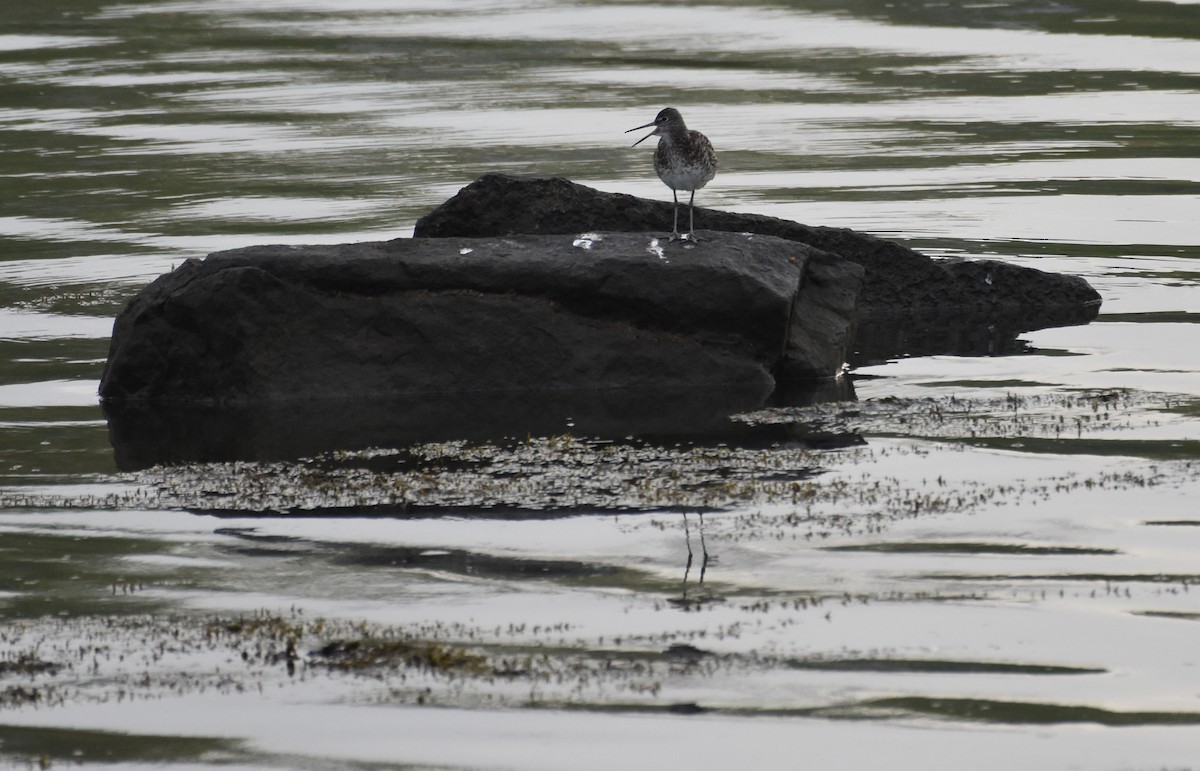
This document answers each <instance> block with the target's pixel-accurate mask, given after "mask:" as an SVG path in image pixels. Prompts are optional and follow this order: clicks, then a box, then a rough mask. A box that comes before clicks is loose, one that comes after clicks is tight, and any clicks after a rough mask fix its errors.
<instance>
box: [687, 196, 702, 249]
mask: <svg viewBox="0 0 1200 771" xmlns="http://www.w3.org/2000/svg"><path fill="white" fill-rule="evenodd" d="M695 203H696V191H695V190H693V191H692V197H691V198H690V199H688V234H687V235H686V236H684V237H683V238H684V239H685V240H690V241H695V242H699V240H700V239H699V238H696V209H695V207H694V205H693V204H695Z"/></svg>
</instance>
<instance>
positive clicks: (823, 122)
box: [0, 0, 1200, 771]
mask: <svg viewBox="0 0 1200 771" xmlns="http://www.w3.org/2000/svg"><path fill="white" fill-rule="evenodd" d="M1198 104H1200V6H1198V5H1197V4H1196V3H1195V2H1184V1H1183V0H1180V1H1179V2H1140V1H1137V0H1110V1H1108V2H1102V3H1087V4H1081V5H1077V6H1070V5H1062V4H1048V3H1038V2H998V3H986V4H970V5H964V6H959V5H955V4H947V3H907V2H902V3H885V2H877V1H876V0H863V1H862V2H852V3H828V2H822V1H821V0H794V1H792V2H786V3H775V4H766V3H753V2H732V1H731V2H726V3H724V4H683V3H661V4H656V5H649V4H641V3H635V2H580V3H566V2H552V1H550V0H546V1H545V2H536V1H531V2H520V1H519V0H495V1H494V2H488V1H485V0H468V1H467V2H462V3H457V4H445V3H433V2H415V1H414V2H402V1H401V0H351V2H335V1H334V0H279V1H278V2H272V3H252V2H248V1H246V0H213V1H212V2H204V1H201V0H193V1H187V0H177V1H174V2H172V1H170V0H166V1H164V0H149V1H146V2H128V3H105V2H101V1H100V0H63V1H61V2H53V3H40V4H34V3H15V2H8V3H4V8H3V12H2V13H0V148H2V149H3V153H2V154H0V505H2V506H3V509H2V510H0V758H2V759H3V760H4V761H6V762H9V763H12V764H16V765H18V766H19V765H23V764H34V765H36V764H50V765H58V764H61V765H64V766H67V765H74V764H77V763H88V762H107V763H110V764H115V765H117V766H133V765H139V764H146V763H153V764H158V765H166V766H177V767H180V768H182V767H198V766H205V765H222V766H226V767H300V766H302V767H309V768H316V767H334V768H350V767H355V768H362V767H368V766H372V767H373V766H379V767H422V768H424V767H452V768H459V767H463V768H548V769H550V768H603V769H608V768H622V767H623V768H649V767H657V768H689V769H693V768H728V767H731V766H742V767H748V768H797V767H806V768H896V769H912V768H926V769H947V770H949V769H960V768H963V767H966V766H968V765H969V766H970V767H972V768H977V769H984V770H986V769H1008V768H1012V767H1014V766H1028V767H1036V768H1039V769H1068V768H1088V769H1114V771H1115V770H1116V769H1162V768H1173V769H1175V768H1193V769H1194V768H1200V765H1197V764H1198V763H1200V760H1197V758H1200V743H1198V742H1197V740H1196V738H1195V737H1196V735H1197V723H1200V695H1198V691H1197V687H1196V679H1195V671H1196V668H1197V665H1198V663H1200V653H1198V651H1200V646H1198V645H1197V642H1198V641H1200V624H1197V621H1198V620H1200V588H1198V587H1197V582H1200V567H1198V563H1197V553H1198V552H1200V517H1198V516H1197V515H1196V513H1195V500H1196V497H1197V494H1200V467H1198V465H1197V461H1198V459H1200V433H1198V431H1197V416H1198V415H1200V346H1198V345H1197V342H1198V338H1197V332H1196V330H1197V326H1196V321H1197V319H1200V292H1198V291H1197V280H1198V278H1200V271H1198V270H1197V268H1196V259H1197V257H1198V256H1200V230H1198V229H1197V226H1196V221H1197V212H1198V211H1200V206H1198V204H1200V157H1198V154H1197V152H1196V147H1197V143H1196V140H1197V134H1198V129H1200V111H1198V110H1197V105H1198ZM667 105H673V106H676V107H678V108H679V109H680V110H681V111H682V112H683V113H684V115H685V117H686V118H687V119H688V121H689V124H690V125H691V127H693V128H697V129H700V130H702V131H704V132H705V133H706V134H707V135H708V136H709V138H710V139H711V140H712V141H713V143H714V145H715V146H716V148H717V150H718V152H719V154H720V159H721V173H720V175H719V176H718V177H717V178H716V180H714V182H713V183H711V185H710V186H709V187H707V188H705V189H704V190H703V191H701V193H700V194H699V195H698V203H700V204H702V205H705V206H713V207H717V208H722V209H729V210H736V211H747V212H755V213H761V214H768V215H774V216H781V217H786V218H789V219H795V220H799V221H802V222H805V223H808V224H813V225H837V226H847V227H853V228H856V229H860V230H864V231H868V232H872V233H876V234H879V235H883V236H885V237H889V238H894V239H896V240H899V241H901V242H904V243H906V244H909V245H911V246H913V247H915V248H918V249H920V250H923V251H925V252H927V253H929V254H931V255H935V256H940V257H941V256H944V257H965V258H979V257H989V258H1000V259H1004V260H1009V261H1012V262H1016V263H1019V264H1022V265H1027V266H1031V267H1037V268H1041V269H1045V270H1052V271H1060V272H1069V273H1074V274H1079V275H1083V276H1085V277H1086V278H1087V279H1088V280H1089V281H1090V282H1091V283H1092V284H1093V285H1094V286H1095V287H1096V288H1097V289H1098V290H1099V291H1100V292H1101V294H1102V295H1103V297H1104V306H1103V308H1102V309H1101V313H1100V317H1099V319H1098V320H1097V321H1096V322H1094V323H1092V324H1091V325H1088V326H1085V327H1069V328H1061V329H1050V330H1042V331H1038V332H1033V333H1028V334H1024V335H1022V336H1021V344H1020V345H1018V346H1016V350H1018V351H1019V353H1018V354H1016V355H1008V356H994V357H953V356H932V357H912V358H903V359H898V360H895V361H890V362H887V363H883V364H879V365H875V366H870V367H863V368H861V369H859V370H856V371H855V372H853V373H852V374H853V391H854V394H855V395H856V396H857V401H855V402H847V403H835V404H824V405H818V406H815V407H811V408H807V409H803V410H789V409H763V410H755V411H752V412H750V414H747V415H744V416H742V417H741V418H739V420H738V421H737V423H736V426H737V427H738V428H737V430H736V431H734V432H732V433H731V436H740V437H756V438H757V439H755V440H754V441H750V440H747V441H744V442H738V441H735V440H732V439H729V440H727V441H724V443H721V442H718V441H707V440H703V439H701V438H699V437H697V438H694V439H689V438H688V437H687V436H686V435H685V436H680V435H674V436H671V437H669V438H664V437H662V436H642V437H631V438H629V439H626V440H620V441H613V440H612V439H611V438H608V439H604V440H596V439H593V438H591V437H588V436H576V435H573V434H574V432H573V431H572V429H573V428H574V426H573V425H572V423H571V421H569V420H566V419H564V420H563V421H562V422H561V424H560V425H557V426H552V427H551V428H552V430H545V431H540V432H538V433H536V434H532V435H529V436H523V435H522V436H518V437H516V438H515V439H511V440H505V439H503V437H494V438H487V437H486V435H487V431H486V430H481V431H480V432H479V433H478V434H477V435H476V436H474V437H473V438H472V439H471V440H470V441H468V442H463V441H454V439H455V437H453V436H447V437H441V438H440V439H439V440H438V441H432V440H431V441H422V442H421V443H419V444H415V445H413V446H405V447H380V448H377V449H364V448H363V447H361V446H354V447H347V448H345V449H346V451H341V452H338V451H336V448H334V451H330V452H326V453H324V454H320V455H319V456H318V457H311V458H308V459H304V460H301V461H295V460H291V461H289V460H286V459H279V458H278V457H277V456H279V454H280V453H279V452H278V447H275V448H274V449H275V452H273V453H272V456H273V457H272V460H271V461H270V462H261V463H244V462H243V463H234V462H230V463H216V464H193V465H187V466H182V467H172V468H163V467H158V468H150V469H144V470H140V471H130V472H119V471H118V465H119V464H118V459H117V456H116V454H115V453H114V448H113V447H112V445H111V444H110V440H109V434H108V426H107V423H106V421H105V418H104V414H103V413H102V411H101V409H100V407H99V405H98V404H97V399H96V386H97V382H98V380H99V376H100V371H101V369H102V367H103V362H104V358H105V356H106V353H107V343H108V334H109V332H110V330H111V323H112V319H113V317H114V316H115V315H116V314H117V313H118V312H119V310H120V308H121V307H122V306H123V304H124V303H125V302H126V301H127V300H128V299H129V298H130V297H131V296H132V295H133V293H135V292H136V291H137V289H138V288H140V287H141V286H143V285H144V284H146V283H147V282H149V281H150V280H152V279H153V278H154V277H155V276H157V275H159V274H160V273H163V272H165V271H168V270H170V269H171V268H172V266H174V265H177V264H178V263H179V262H181V261H182V260H184V259H186V258H188V257H199V256H203V255H205V254H207V253H209V252H212V251H215V250H218V249H222V248H227V247H235V246H243V245H248V244H253V243H268V242H275V243H279V242H285V243H310V242H323V243H331V242H341V241H352V240H372V239H383V238H392V237H397V236H405V235H408V234H410V233H411V231H412V227H413V224H414V222H415V220H416V219H417V218H418V217H419V216H421V215H422V214H423V213H425V212H426V211H428V210H429V209H430V208H432V207H433V206H435V205H436V204H437V203H439V202H441V201H442V200H444V199H445V198H447V197H448V196H450V195H452V194H453V193H454V192H455V191H457V190H458V189H459V188H460V187H461V186H463V185H465V184H467V183H468V182H470V181H471V180H473V179H474V178H476V177H477V176H479V175H480V174H482V173H484V172H486V171H496V170H499V171H509V172H518V173H536V174H544V175H559V176H566V177H570V178H571V179H573V180H575V181H578V182H581V183H585V184H589V185H592V186H594V187H598V188H601V189H603V190H609V191H616V192H625V193H632V194H636V195H642V196H648V197H661V198H666V197H668V195H669V194H668V191H667V189H666V188H665V187H663V186H662V185H661V184H660V183H659V181H658V180H657V179H656V178H655V177H654V175H653V173H652V171H651V169H650V153H651V151H650V150H649V149H648V148H647V146H646V145H647V144H648V143H646V144H643V145H640V146H639V147H637V148H635V149H631V148H630V147H629V144H630V142H631V141H632V139H631V138H630V137H629V136H626V135H625V134H624V133H623V132H624V131H625V129H628V128H630V127H632V126H636V125H640V124H642V123H645V122H646V121H648V120H650V119H651V118H652V117H653V116H654V114H655V113H656V112H657V111H658V110H659V109H660V108H661V107H663V106H667ZM697 224H698V225H699V226H700V227H702V224H701V223H697ZM387 409H389V410H396V409H400V410H402V409H404V407H403V405H400V406H397V405H396V404H389V405H387ZM707 417H708V416H705V417H700V416H698V417H697V422H698V423H701V422H704V421H705V420H707ZM797 421H798V422H800V423H801V424H803V425H804V426H805V428H806V431H808V432H809V433H810V435H812V432H817V434H820V435H822V436H834V437H841V438H842V440H841V441H837V442H832V443H826V444H822V443H817V444H816V445H813V444H811V443H810V444H809V445H805V446H802V445H801V444H798V443H795V442H787V441H774V440H772V441H762V440H761V438H762V437H764V436H766V437H771V436H780V435H782V434H779V433H778V432H777V430H778V431H784V432H785V433H786V428H781V427H786V426H789V425H793V424H795V423H796V422H797ZM484 428H485V429H486V427H484ZM773 431H776V433H772V432H773ZM481 437H483V438H481ZM846 437H861V439H862V441H861V442H853V441H847V440H846ZM284 454H286V453H284ZM122 467H124V466H122ZM330 513H333V514H336V516H322V515H328V514H330ZM706 553H707V555H708V559H707V561H705V554H706ZM689 555H690V556H689Z"/></svg>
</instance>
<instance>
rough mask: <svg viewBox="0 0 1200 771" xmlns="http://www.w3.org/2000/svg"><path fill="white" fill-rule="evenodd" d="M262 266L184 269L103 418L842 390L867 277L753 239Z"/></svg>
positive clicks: (118, 334)
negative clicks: (304, 405)
mask: <svg viewBox="0 0 1200 771" xmlns="http://www.w3.org/2000/svg"><path fill="white" fill-rule="evenodd" d="M703 235H704V236H706V237H707V240H706V242H705V243H703V244H701V245H699V246H696V245H683V244H679V243H675V244H669V243H667V242H666V241H665V240H664V241H660V240H659V239H656V238H653V237H651V236H648V235H645V234H638V233H603V232H599V233H595V232H593V233H573V234H569V235H565V236H564V235H526V236H507V237H484V238H455V239H436V240H434V239H397V240H394V241H388V242H377V243H359V244H342V245H337V246H258V247H249V248H245V249H236V250H232V251H227V252H220V253H217V254H213V255H210V256H209V257H207V258H206V259H204V260H189V261H187V262H186V263H184V264H183V265H182V266H180V267H179V268H178V269H176V270H174V271H172V272H171V273H169V274H167V275H165V276H162V277H160V278H159V279H158V280H156V281H155V282H153V283H152V284H151V285H150V286H148V287H146V288H145V289H144V290H142V292H140V293H139V294H138V295H137V296H136V297H135V298H134V299H133V300H132V301H131V302H130V304H129V305H128V306H127V307H126V309H125V310H124V311H123V312H122V313H121V315H120V316H119V317H118V319H117V321H116V324H115V327H114V330H113V338H112V344H111V348H110V353H109V358H108V363H107V366H106V367H105V371H104V374H103V377H102V380H101V384H100V394H101V396H102V397H103V398H104V399H105V400H109V401H112V400H151V401H176V402H199V403H219V404H236V403H252V402H263V401H276V400H282V399H311V398H327V397H340V398H355V397H364V396H371V397H379V396H391V395H396V394H416V393H446V392H488V391H492V392H514V391H516V392H535V391H545V392H553V391H560V390H568V389H612V388H650V389H653V388H678V387H688V388H696V387H725V386H736V387H738V388H740V389H743V390H744V391H746V392H751V393H755V394H758V395H760V396H761V397H765V395H766V394H769V393H770V392H771V390H772V389H773V388H774V386H775V383H776V381H777V379H782V380H796V379H817V378H829V377H833V376H835V375H836V374H838V372H839V371H840V368H841V366H842V363H843V362H844V361H845V351H846V346H847V344H848V342H849V340H850V339H851V336H852V332H851V329H852V323H853V321H852V320H853V314H854V301H855V298H856V297H857V294H858V286H859V283H860V281H861V276H862V271H861V269H860V268H858V267H857V266H855V265H852V264H849V263H846V262H845V261H842V260H839V259H837V258H835V257H832V256H830V255H828V254H825V253H823V252H821V251H819V250H817V249H814V248H812V247H808V246H805V245H802V244H797V243H795V242H792V241H787V240H784V239H779V238H773V237H765V236H758V235H750V234H731V233H707V234H703Z"/></svg>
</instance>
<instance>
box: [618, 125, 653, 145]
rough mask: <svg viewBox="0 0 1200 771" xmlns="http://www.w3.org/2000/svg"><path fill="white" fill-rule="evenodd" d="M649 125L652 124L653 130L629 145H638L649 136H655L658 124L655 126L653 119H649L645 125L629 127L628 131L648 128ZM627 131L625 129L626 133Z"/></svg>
mask: <svg viewBox="0 0 1200 771" xmlns="http://www.w3.org/2000/svg"><path fill="white" fill-rule="evenodd" d="M651 126H654V130H653V131H651V132H650V133H649V134H647V135H646V136H644V137H642V138H641V139H639V140H638V141H636V142H634V143H633V144H631V145H630V147H637V146H638V145H640V144H641V143H642V142H645V141H646V140H647V139H649V138H650V137H652V136H657V135H658V126H655V125H654V121H651V122H650V123H647V124H646V125H645V126H634V127H633V128H631V129H629V131H637V130H638V129H644V128H650V127H651ZM629 131H626V132H625V133H626V134H628V133H629Z"/></svg>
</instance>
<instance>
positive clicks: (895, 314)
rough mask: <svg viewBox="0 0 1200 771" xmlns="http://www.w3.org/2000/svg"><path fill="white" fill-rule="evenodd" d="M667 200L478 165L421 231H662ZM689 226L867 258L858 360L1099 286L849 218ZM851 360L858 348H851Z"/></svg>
mask: <svg viewBox="0 0 1200 771" xmlns="http://www.w3.org/2000/svg"><path fill="white" fill-rule="evenodd" d="M671 207H672V204H671V202H670V201H668V200H661V201H653V200H648V199H644V198H636V197H634V196H631V195H624V194H619V193H605V192H601V191H599V190H595V189H593V188H590V187H586V186H584V185H579V184H576V183H574V182H571V181H570V180H567V179H562V178H543V177H519V176H512V175H507V174H485V175H484V176H482V177H480V178H479V179H478V180H476V181H475V182H473V183H471V184H470V185H468V186H466V187H464V188H463V189H462V190H461V191H459V193H458V194H457V195H455V196H454V197H453V198H451V199H450V200H448V201H446V202H445V203H443V204H442V205H441V206H439V207H437V208H436V209H434V210H433V211H432V212H430V213H429V214H427V215H426V216H424V217H422V218H421V219H420V220H419V221H418V222H417V225H416V230H415V233H414V235H415V236H416V237H418V238H446V237H452V236H474V237H487V236H493V237H494V236H503V235H507V234H511V233H575V232H580V231H583V230H593V229H601V230H621V231H650V232H666V230H667V228H668V226H669V225H670V223H671ZM696 224H697V227H699V228H703V229H705V230H720V231H727V232H733V233H757V234H762V235H771V236H777V237H779V238H785V239H788V240H791V241H797V242H799V243H802V244H806V245H808V246H811V247H814V248H816V249H820V250H822V251H824V252H827V253H831V254H835V255H837V256H839V257H842V258H844V259H845V260H848V261H850V262H851V263H854V264H857V265H860V266H862V267H863V268H864V269H865V277H864V280H863V284H862V289H861V293H860V294H859V296H858V326H857V337H856V340H855V343H854V346H853V347H854V349H855V350H856V352H857V354H858V360H857V361H858V363H862V361H863V360H864V359H865V360H875V359H881V358H888V357H890V356H897V355H902V354H908V355H920V354H932V353H957V354H995V353H1004V352H1009V351H1011V350H1014V349H1015V348H1016V347H1019V346H1016V345H1015V343H1014V340H1013V339H1014V338H1015V336H1016V334H1018V333H1020V332H1025V331H1029V330H1034V329H1042V328H1045V327H1053V326H1067V325H1072V324H1083V323H1087V322H1088V321H1091V320H1092V319H1093V318H1095V316H1096V314H1097V313H1098V312H1099V308H1100V295H1099V293H1098V292H1096V290H1095V289H1093V288H1092V287H1091V286H1090V285H1089V284H1088V283H1087V281H1085V280H1084V279H1082V278H1080V277H1078V276H1070V275H1063V274H1057V273H1047V272H1044V271H1040V270H1035V269H1032V268H1026V267H1021V266H1017V265H1011V264H1008V263H1004V262H999V261H996V260H934V259H932V258H930V257H927V256H925V255H923V254H920V253H919V252H915V251H913V250H912V249H908V248H906V247H904V246H901V245H900V244H897V243H893V242H891V241H887V240H884V239H882V238H877V237H875V236H871V235H867V234H865V233H859V232H856V231H853V230H848V229H845V228H829V227H810V226H808V225H802V224H800V223H798V222H791V221H789V220H783V219H777V218H775V217H764V216H761V215H756V214H738V213H735V212H725V211H718V210H715V209H697V211H696ZM851 359H852V360H854V357H853V356H852V357H851Z"/></svg>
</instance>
